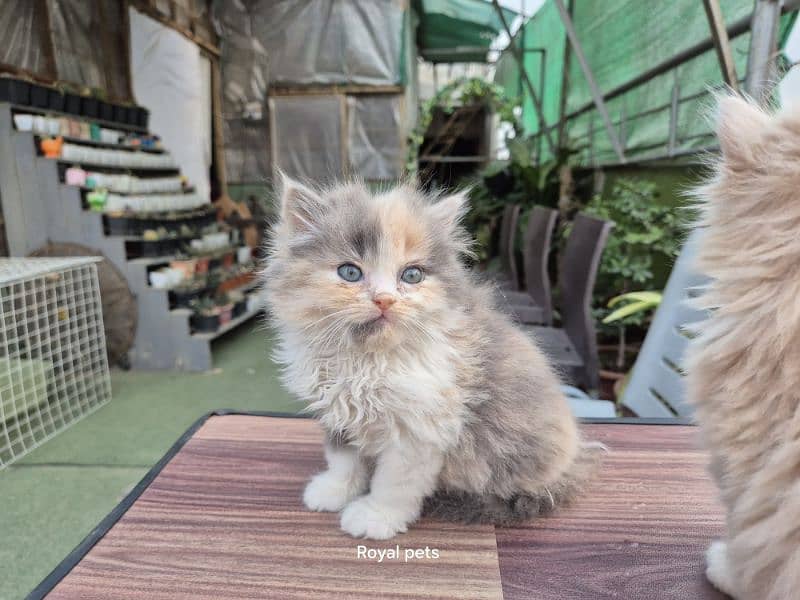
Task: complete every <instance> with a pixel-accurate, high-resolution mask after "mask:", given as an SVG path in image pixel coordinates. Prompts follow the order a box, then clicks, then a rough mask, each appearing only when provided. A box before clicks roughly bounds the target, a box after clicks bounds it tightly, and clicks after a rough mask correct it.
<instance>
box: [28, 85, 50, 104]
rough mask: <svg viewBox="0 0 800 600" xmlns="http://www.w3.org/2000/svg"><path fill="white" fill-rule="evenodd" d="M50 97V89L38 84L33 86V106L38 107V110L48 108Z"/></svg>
mask: <svg viewBox="0 0 800 600" xmlns="http://www.w3.org/2000/svg"><path fill="white" fill-rule="evenodd" d="M49 95H50V89H49V88H47V87H45V86H43V85H39V84H38V83H32V84H31V106H36V107H37V108H47V102H48V96H49Z"/></svg>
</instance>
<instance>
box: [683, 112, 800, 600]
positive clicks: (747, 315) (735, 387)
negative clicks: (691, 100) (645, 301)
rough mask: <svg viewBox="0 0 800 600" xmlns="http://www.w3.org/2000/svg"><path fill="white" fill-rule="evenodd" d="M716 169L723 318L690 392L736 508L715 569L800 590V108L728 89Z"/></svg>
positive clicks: (707, 207) (743, 587) (705, 340)
mask: <svg viewBox="0 0 800 600" xmlns="http://www.w3.org/2000/svg"><path fill="white" fill-rule="evenodd" d="M718 135H719V142H720V148H721V150H722V156H721V158H720V159H719V161H718V163H717V164H716V165H715V169H716V174H715V177H714V178H713V180H712V181H710V183H708V184H707V185H706V186H704V187H703V188H701V189H700V190H699V191H698V196H699V197H700V199H701V200H702V201H703V203H704V206H703V209H704V217H703V221H702V223H701V226H703V227H705V231H704V232H703V238H702V242H701V247H700V257H699V269H700V270H701V271H702V272H704V273H707V274H708V275H709V276H710V277H711V278H712V283H711V284H710V285H709V288H708V290H707V292H706V293H705V294H704V296H703V297H702V298H701V302H702V304H703V305H704V306H705V308H708V309H709V310H710V311H711V317H710V318H709V319H708V320H707V321H706V322H705V323H704V324H703V325H702V329H701V331H700V335H699V336H698V337H697V338H696V339H695V340H694V342H693V346H692V348H691V352H690V359H689V379H688V385H689V398H690V400H691V401H692V402H693V404H694V406H695V410H696V418H697V420H698V421H699V423H700V425H701V427H702V432H703V434H704V438H705V441H706V443H707V445H708V447H709V449H710V451H711V455H712V473H713V474H714V476H715V479H716V481H717V484H718V485H719V488H720V492H721V497H722V501H723V503H724V505H725V507H726V509H727V539H726V541H724V542H714V543H713V544H712V545H711V547H710V548H709V550H708V552H707V554H706V559H707V571H706V573H707V576H708V578H709V579H710V580H711V581H712V582H713V583H714V584H715V585H716V586H717V587H718V588H720V589H721V590H723V591H725V592H727V593H728V594H730V595H732V596H734V597H736V598H739V599H746V600H749V599H753V600H788V599H791V598H799V597H800V114H798V112H796V111H795V112H789V111H785V112H784V113H782V114H778V115H775V116H770V115H768V114H766V113H764V112H762V111H761V110H759V109H758V108H756V107H754V106H752V105H750V104H748V103H747V102H746V101H744V100H742V99H739V98H736V97H728V98H723V99H722V100H721V102H720V111H719V118H718Z"/></svg>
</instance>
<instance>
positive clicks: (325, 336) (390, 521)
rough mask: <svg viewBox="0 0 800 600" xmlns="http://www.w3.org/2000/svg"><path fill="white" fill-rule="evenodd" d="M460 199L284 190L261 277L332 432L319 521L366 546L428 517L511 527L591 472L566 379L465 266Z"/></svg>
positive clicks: (310, 493) (284, 352)
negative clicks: (332, 523)
mask: <svg viewBox="0 0 800 600" xmlns="http://www.w3.org/2000/svg"><path fill="white" fill-rule="evenodd" d="M466 202H467V198H466V196H465V195H463V194H458V195H452V196H448V197H444V198H430V197H427V196H426V195H424V194H423V193H421V192H419V191H418V190H416V189H415V188H413V187H410V186H399V187H397V188H395V189H393V190H391V191H388V192H384V193H380V194H377V195H373V194H371V193H370V192H369V191H368V190H367V188H366V187H365V186H364V185H363V184H360V183H350V184H346V185H341V186H339V187H335V188H332V189H327V190H321V191H317V190H312V189H310V188H308V187H305V186H303V185H301V184H298V183H296V182H293V181H290V180H288V179H285V180H284V184H283V193H282V200H281V205H282V208H281V212H282V216H281V220H280V222H279V223H278V224H277V225H276V227H275V229H274V232H273V233H274V236H273V243H272V246H271V248H270V252H269V257H268V259H267V262H266V268H265V270H264V272H263V281H264V286H265V289H266V290H267V294H268V299H269V307H270V310H271V315H272V320H273V324H274V327H275V328H276V330H277V332H278V336H279V345H278V349H277V352H276V359H277V361H278V362H279V363H280V364H281V365H282V366H283V368H284V382H285V384H286V386H287V387H288V388H289V390H290V391H292V392H293V393H294V394H296V395H297V396H299V397H300V398H301V399H302V400H304V401H306V402H307V403H308V404H309V409H310V410H311V411H313V413H314V414H315V416H316V417H317V418H318V420H319V422H320V423H321V425H322V427H323V428H324V429H325V431H326V433H327V443H326V447H325V456H326V458H327V462H328V470H327V471H324V472H322V473H320V474H318V475H316V476H315V477H314V478H313V479H312V480H311V482H310V483H309V484H308V486H307V488H306V490H305V494H304V498H303V500H304V502H305V504H306V506H307V507H308V508H310V509H311V510H318V511H342V514H341V527H342V529H343V530H344V531H346V532H347V533H349V534H351V535H353V536H356V537H369V538H375V539H385V538H390V537H392V536H394V535H395V534H397V533H398V532H404V531H406V530H407V528H408V526H409V524H411V523H412V522H414V521H415V520H416V519H417V518H418V517H419V516H420V514H421V512H422V510H423V506H424V507H425V510H426V511H427V512H428V513H431V514H434V515H437V516H439V517H442V518H451V519H460V520H468V521H479V520H482V521H494V522H510V521H514V520H519V519H523V518H527V517H530V516H533V515H535V514H537V513H539V512H543V511H545V510H547V509H549V508H552V507H553V506H555V505H556V504H557V503H559V502H560V501H563V500H565V499H567V497H568V496H569V495H570V494H572V493H573V492H574V490H575V489H576V486H577V483H578V481H579V480H580V479H581V478H582V475H583V473H584V471H586V466H587V465H588V464H589V462H590V461H584V460H582V457H583V450H582V444H581V442H580V439H579V435H578V430H577V427H576V423H575V419H574V418H573V416H572V414H571V413H570V409H569V407H568V405H567V402H566V400H565V399H564V397H563V395H562V393H561V391H560V388H559V381H558V379H557V377H556V376H555V375H554V373H553V371H552V370H551V368H550V366H549V365H548V364H547V361H546V360H545V358H544V356H543V355H542V353H541V352H540V351H539V349H538V348H537V347H536V346H535V345H534V344H533V342H532V341H531V340H530V339H529V338H528V337H526V336H525V335H524V334H523V333H521V332H520V331H519V330H518V329H516V328H515V327H514V326H513V325H512V324H511V322H510V321H509V320H508V319H507V318H506V317H505V316H504V315H502V314H500V313H499V312H497V311H496V310H495V309H494V307H493V304H492V293H491V290H490V289H489V288H488V287H485V286H482V285H479V284H478V283H476V282H475V281H474V279H473V276H472V274H471V272H470V271H469V270H468V269H466V268H465V267H464V265H463V264H462V262H461V257H462V255H463V254H464V253H466V252H467V251H468V247H469V243H470V240H469V237H468V236H467V234H466V233H465V231H464V230H463V229H462V228H461V227H460V226H459V219H460V217H461V215H462V214H463V212H464V210H465V206H466Z"/></svg>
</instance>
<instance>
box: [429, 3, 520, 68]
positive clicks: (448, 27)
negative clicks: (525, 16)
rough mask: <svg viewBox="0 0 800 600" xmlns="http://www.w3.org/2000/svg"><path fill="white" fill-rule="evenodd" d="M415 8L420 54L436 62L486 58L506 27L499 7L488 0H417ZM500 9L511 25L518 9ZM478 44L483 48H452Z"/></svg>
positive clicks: (470, 46) (478, 46)
mask: <svg viewBox="0 0 800 600" xmlns="http://www.w3.org/2000/svg"><path fill="white" fill-rule="evenodd" d="M414 9H415V11H416V13H417V15H418V17H419V28H418V29H417V46H418V49H419V54H420V55H421V56H422V57H423V58H424V59H425V60H427V61H430V62H433V63H441V62H450V63H452V62H486V52H488V50H489V46H491V44H492V41H493V40H494V39H495V38H496V37H497V35H498V34H499V33H500V32H501V31H503V22H502V21H501V19H500V16H499V15H498V14H497V9H496V8H495V7H494V5H493V4H492V3H491V2H488V1H487V0H417V1H416V2H415V3H414ZM501 10H502V11H503V15H504V16H505V19H506V22H507V23H508V24H509V26H510V25H511V22H512V21H513V20H514V18H515V17H516V16H517V13H515V12H514V11H512V10H508V9H506V8H502V9H501ZM476 48H477V49H480V50H478V51H475V52H464V51H458V52H451V51H452V50H453V49H465V50H467V49H469V50H472V49H476Z"/></svg>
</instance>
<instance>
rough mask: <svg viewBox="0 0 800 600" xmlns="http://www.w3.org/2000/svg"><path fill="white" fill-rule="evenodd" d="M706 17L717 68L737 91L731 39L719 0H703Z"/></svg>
mask: <svg viewBox="0 0 800 600" xmlns="http://www.w3.org/2000/svg"><path fill="white" fill-rule="evenodd" d="M703 6H704V7H705V9H706V17H708V26H709V28H710V29H711V38H712V39H713V40H714V48H715V50H716V51H717V60H718V61H719V68H720V69H721V70H722V79H723V81H724V82H725V83H727V84H728V85H729V86H730V87H731V89H732V90H734V91H736V92H738V91H739V78H738V77H737V76H736V64H735V63H734V62H733V52H732V51H731V41H730V39H729V38H728V30H727V28H726V27H725V18H724V17H723V16H722V7H721V6H720V4H719V0H703Z"/></svg>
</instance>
